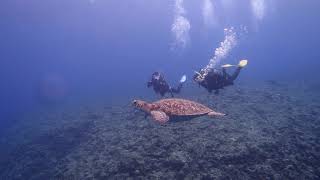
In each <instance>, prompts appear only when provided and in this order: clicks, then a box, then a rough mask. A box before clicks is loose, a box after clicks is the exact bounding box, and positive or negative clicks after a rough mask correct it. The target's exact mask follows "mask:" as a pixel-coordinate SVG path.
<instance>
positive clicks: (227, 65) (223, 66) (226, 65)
mask: <svg viewBox="0 0 320 180" xmlns="http://www.w3.org/2000/svg"><path fill="white" fill-rule="evenodd" d="M233 66H235V65H232V64H225V65H222V66H221V67H222V68H228V67H233Z"/></svg>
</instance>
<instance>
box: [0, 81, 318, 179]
mask: <svg viewBox="0 0 320 180" xmlns="http://www.w3.org/2000/svg"><path fill="white" fill-rule="evenodd" d="M310 87H311V86H310ZM310 87H309V86H307V87H306V89H307V91H304V90H301V89H299V86H295V87H292V86H290V85H286V84H283V83H278V82H275V81H269V82H267V83H265V84H262V85H259V86H257V85H238V86H234V87H230V88H227V89H225V90H223V91H221V92H220V94H219V95H213V94H212V95H211V94H207V93H205V94H201V95H199V93H197V94H196V93H195V95H192V96H188V97H185V98H188V99H191V100H195V101H198V102H200V103H203V104H205V105H207V106H209V107H213V108H214V109H216V110H218V111H220V112H225V113H227V114H228V116H225V117H221V118H209V117H199V118H194V119H191V120H188V121H177V122H170V123H167V124H166V125H159V124H157V123H155V122H153V121H152V120H151V118H150V117H147V118H145V115H144V113H142V112H140V111H137V110H135V109H133V107H132V106H130V105H124V106H113V107H112V106H105V107H101V106H94V105H93V106H92V107H86V108H83V107H79V109H78V110H75V109H76V108H75V109H64V110H61V111H60V112H54V113H53V114H50V115H45V114H43V116H44V117H42V118H40V117H41V116H39V117H38V118H35V119H34V120H33V121H29V122H23V123H24V124H25V125H22V124H23V123H22V122H21V124H20V125H17V127H15V128H14V130H12V131H8V133H7V136H6V137H2V138H1V141H0V149H1V150H0V151H1V154H3V155H4V156H1V158H0V179H48V178H55V179H107V178H119V179H124V178H131V179H145V178H146V179H157V178H160V179H162V178H163V179H183V178H184V179H206V178H207V179H319V178H320V168H319V167H320V161H319V159H320V118H319V115H320V99H319V94H318V91H317V90H315V91H312V88H311V89H310ZM312 87H313V86H312ZM314 87H317V86H314ZM295 88H296V89H295ZM48 117H51V119H52V120H50V118H48ZM38 121H39V122H41V121H45V122H42V124H41V123H40V124H39V123H37V122H38ZM26 127H28V128H26ZM22 131H25V132H22ZM32 131H33V135H32V136H31V135H29V136H25V135H26V134H28V133H26V132H32ZM15 132H19V133H15ZM13 141H14V143H13ZM5 149H6V150H5Z"/></svg>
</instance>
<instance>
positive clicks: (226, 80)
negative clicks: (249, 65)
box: [194, 67, 241, 94]
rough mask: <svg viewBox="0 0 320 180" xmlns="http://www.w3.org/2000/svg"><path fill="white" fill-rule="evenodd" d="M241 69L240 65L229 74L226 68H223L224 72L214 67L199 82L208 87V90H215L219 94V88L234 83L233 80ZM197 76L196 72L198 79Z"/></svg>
mask: <svg viewBox="0 0 320 180" xmlns="http://www.w3.org/2000/svg"><path fill="white" fill-rule="evenodd" d="M240 70H241V67H238V68H237V69H236V70H235V72H234V73H233V74H232V75H229V74H228V73H227V72H226V69H225V68H223V69H222V72H221V71H217V70H214V69H213V70H211V71H209V72H208V73H207V75H206V76H205V78H204V80H202V81H201V82H198V83H199V85H201V86H203V87H204V88H206V89H207V90H208V92H210V93H211V92H212V90H215V93H216V94H217V93H219V89H223V88H224V87H225V86H229V85H233V81H234V80H235V79H236V78H237V77H238V75H239V73H240ZM197 76H198V75H197V74H196V75H195V76H194V79H196V77H197Z"/></svg>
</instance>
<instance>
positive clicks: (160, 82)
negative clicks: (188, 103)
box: [147, 72, 186, 97]
mask: <svg viewBox="0 0 320 180" xmlns="http://www.w3.org/2000/svg"><path fill="white" fill-rule="evenodd" d="M185 81H186V75H183V76H182V78H181V80H180V82H179V85H178V87H177V88H173V87H171V86H169V85H168V83H167V82H166V80H165V79H164V76H163V75H162V74H160V73H159V72H154V73H153V74H152V77H151V80H150V81H149V82H148V84H147V86H148V88H149V87H151V86H153V90H154V91H155V92H156V93H157V94H160V95H161V96H162V97H163V96H164V95H165V94H166V93H170V94H171V97H173V93H176V94H178V93H180V90H181V88H182V85H183V83H184V82H185Z"/></svg>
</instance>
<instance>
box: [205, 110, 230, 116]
mask: <svg viewBox="0 0 320 180" xmlns="http://www.w3.org/2000/svg"><path fill="white" fill-rule="evenodd" d="M225 115H226V114H223V113H219V112H215V111H212V112H209V113H208V116H210V117H214V116H225Z"/></svg>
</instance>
